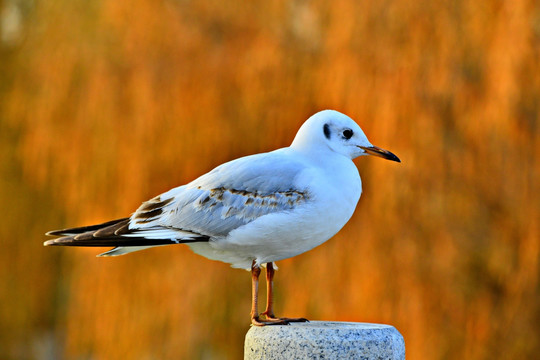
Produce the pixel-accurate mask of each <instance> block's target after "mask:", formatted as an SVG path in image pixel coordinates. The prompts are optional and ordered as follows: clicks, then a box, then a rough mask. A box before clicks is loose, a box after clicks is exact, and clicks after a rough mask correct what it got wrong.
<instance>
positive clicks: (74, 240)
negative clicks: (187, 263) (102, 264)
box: [43, 218, 209, 256]
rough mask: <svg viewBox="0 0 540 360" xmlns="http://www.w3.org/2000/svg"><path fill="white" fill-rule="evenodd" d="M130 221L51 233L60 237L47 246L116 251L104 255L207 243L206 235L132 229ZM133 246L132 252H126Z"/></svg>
mask: <svg viewBox="0 0 540 360" xmlns="http://www.w3.org/2000/svg"><path fill="white" fill-rule="evenodd" d="M129 224H130V218H123V219H118V220H113V221H108V222H106V223H103V224H98V225H91V226H83V227H76V228H71V229H63V230H54V231H49V232H48V233H47V234H46V235H49V236H60V237H59V238H57V239H52V240H48V241H45V242H44V243H43V245H44V246H85V247H101V246H110V247H114V249H112V250H110V251H107V252H106V253H103V254H102V255H103V256H114V255H122V254H125V253H128V252H132V251H137V250H143V249H146V248H149V247H153V246H160V245H171V244H183V243H192V242H205V241H208V240H209V237H208V236H206V235H201V234H197V233H194V232H190V231H185V230H178V229H170V228H161V227H153V228H143V229H130V228H129ZM124 247H132V249H123V248H124Z"/></svg>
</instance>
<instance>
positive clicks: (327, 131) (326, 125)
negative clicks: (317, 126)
mask: <svg viewBox="0 0 540 360" xmlns="http://www.w3.org/2000/svg"><path fill="white" fill-rule="evenodd" d="M323 132H324V136H325V137H326V138H327V139H328V140H330V126H328V124H324V126H323Z"/></svg>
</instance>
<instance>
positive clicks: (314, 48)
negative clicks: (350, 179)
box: [0, 0, 540, 359]
mask: <svg viewBox="0 0 540 360" xmlns="http://www.w3.org/2000/svg"><path fill="white" fill-rule="evenodd" d="M0 6H1V7H2V9H3V10H2V12H1V13H0V18H1V20H2V21H1V22H0V23H1V24H0V25H1V26H0V29H1V31H2V33H1V34H0V35H1V36H0V51H1V52H0V64H1V66H2V71H1V72H0V172H1V176H0V199H1V203H2V205H3V212H2V226H0V239H1V245H2V252H0V279H1V280H2V283H3V286H2V287H1V288H0V305H1V306H0V320H1V322H2V323H1V326H0V358H2V359H34V358H36V359H47V358H66V359H147V358H150V359H152V358H161V359H173V358H174V359H182V358H185V359H196V358H202V359H238V358H241V357H242V352H243V337H244V335H245V333H246V331H247V330H248V327H249V311H250V291H251V288H250V276H249V274H248V273H247V272H245V271H241V270H233V269H230V268H229V267H228V265H226V264H222V263H217V262H211V261H208V260H206V259H204V258H201V257H199V256H197V255H194V254H192V253H191V252H190V251H189V250H188V249H187V248H185V247H181V246H178V247H174V246H170V247H162V248H156V249H152V250H148V251H144V252H139V253H134V254H131V255H128V256H123V257H118V258H96V257H95V256H94V255H95V254H97V253H99V250H98V249H73V248H43V247H42V245H41V244H42V242H43V241H44V240H45V237H44V235H43V234H44V233H45V232H46V231H48V230H53V229H57V228H62V227H67V226H77V225H87V224H91V223H95V222H102V221H107V220H110V219H113V218H119V217H125V216H127V215H128V214H130V213H131V212H132V211H134V210H135V209H136V208H137V206H138V205H139V204H140V203H141V202H142V201H144V200H147V199H149V198H150V197H152V196H154V195H157V194H159V193H160V192H162V191H165V190H168V189H169V188H172V187H174V186H178V185H181V184H183V183H185V182H188V181H190V180H192V179H194V178H195V177H197V176H199V175H201V174H203V173H205V172H206V171H209V170H210V169H212V168H213V167H214V166H216V165H218V164H220V163H222V162H225V161H228V160H231V159H233V158H236V157H239V156H243V155H248V154H253V153H257V152H263V151H269V150H273V149H275V148H278V147H283V146H287V145H288V144H289V143H290V142H291V141H292V139H293V137H294V134H295V133H296V131H297V129H298V128H299V126H300V125H301V124H302V122H303V121H304V120H305V119H306V118H307V117H309V116H310V115H312V114H313V113H315V112H316V111H319V110H322V109H327V108H331V109H336V110H339V111H341V112H344V113H346V114H348V115H349V116H351V117H352V118H354V119H355V120H356V121H357V122H358V123H359V124H360V125H361V126H362V128H363V129H364V131H365V132H366V134H367V135H368V137H369V138H370V140H371V141H372V143H374V144H375V145H378V146H381V147H383V148H386V149H389V150H391V151H392V152H394V153H396V154H397V155H398V156H399V157H400V158H401V159H402V161H403V162H402V163H401V164H397V163H392V162H388V161H383V160H381V159H376V158H361V159H358V160H356V161H355V162H356V164H357V165H358V167H359V168H360V173H361V175H362V179H363V185H364V193H363V195H362V198H361V200H360V202H359V205H358V208H357V211H356V213H355V215H354V216H353V218H352V219H351V221H350V222H349V224H348V225H347V226H346V227H345V228H344V229H343V230H342V231H341V232H340V233H339V234H338V235H336V236H335V237H334V238H333V239H331V240H330V241H329V242H327V243H326V244H324V245H322V246H320V247H318V248H316V249H314V250H313V251H311V252H308V253H306V254H303V255H301V256H298V257H296V258H294V259H289V260H285V261H281V262H279V263H278V266H279V267H280V271H278V272H277V274H276V292H277V294H276V295H277V299H276V311H277V313H278V314H286V315H288V316H306V317H308V318H310V319H320V320H342V321H361V322H381V323H388V324H392V325H394V326H395V327H396V328H397V329H398V330H399V331H400V332H401V333H402V334H403V336H404V338H405V342H406V349H407V356H408V358H410V359H492V358H500V359H517V358H533V357H534V356H535V355H536V354H538V353H539V352H540V282H539V278H538V277H539V275H540V263H539V262H540V234H539V220H540V195H539V194H540V186H539V184H540V176H539V175H540V174H539V172H540V165H539V162H538V159H539V158H540V137H539V135H540V127H539V121H540V60H539V59H540V4H539V3H538V2H536V1H533V0H515V1H506V2H501V1H494V0H488V1H473V0H458V1H454V2H433V1H427V0H419V1H416V2H411V1H404V0H394V1H386V2H380V1H353V0H337V1H332V2H323V1H303V0H294V1H274V2H262V3H255V2H242V1H232V2H230V1H216V0H214V1H180V0H177V1H173V0H164V1H161V2H156V1H150V0H136V1H131V2H118V1H93V2H81V1H68V0H57V1H40V2H33V1H15V0H5V1H3V2H0Z"/></svg>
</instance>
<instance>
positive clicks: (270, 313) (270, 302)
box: [261, 262, 308, 324]
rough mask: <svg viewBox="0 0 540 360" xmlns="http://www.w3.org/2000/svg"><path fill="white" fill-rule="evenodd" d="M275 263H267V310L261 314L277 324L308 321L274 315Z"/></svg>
mask: <svg viewBox="0 0 540 360" xmlns="http://www.w3.org/2000/svg"><path fill="white" fill-rule="evenodd" d="M274 273H275V270H274V265H273V264H272V263H271V262H269V263H266V310H265V311H264V312H263V313H262V314H261V315H266V320H268V321H272V322H273V323H277V324H282V323H283V324H288V323H290V322H306V321H308V319H305V318H285V317H276V316H275V315H274Z"/></svg>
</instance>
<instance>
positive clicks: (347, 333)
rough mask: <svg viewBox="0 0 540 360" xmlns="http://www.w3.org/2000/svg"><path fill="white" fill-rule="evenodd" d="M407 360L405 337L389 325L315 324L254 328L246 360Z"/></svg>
mask: <svg viewBox="0 0 540 360" xmlns="http://www.w3.org/2000/svg"><path fill="white" fill-rule="evenodd" d="M254 359H268V360H271V359H272V360H273V359H287V360H289V359H363V360H364V359H366V360H367V359H377V360H379V359H380V360H382V359H385V360H386V359H392V360H394V359H395V360H402V359H405V343H404V341H403V336H401V334H400V333H399V332H398V331H397V330H396V328H394V327H393V326H390V325H382V324H367V323H352V322H334V321H312V322H309V323H293V324H291V325H283V326H264V327H255V326H252V327H251V329H249V331H248V333H247V334H246V340H245V344H244V360H254Z"/></svg>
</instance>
